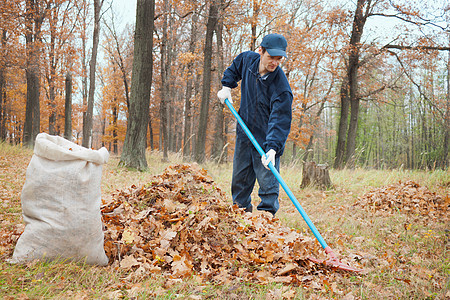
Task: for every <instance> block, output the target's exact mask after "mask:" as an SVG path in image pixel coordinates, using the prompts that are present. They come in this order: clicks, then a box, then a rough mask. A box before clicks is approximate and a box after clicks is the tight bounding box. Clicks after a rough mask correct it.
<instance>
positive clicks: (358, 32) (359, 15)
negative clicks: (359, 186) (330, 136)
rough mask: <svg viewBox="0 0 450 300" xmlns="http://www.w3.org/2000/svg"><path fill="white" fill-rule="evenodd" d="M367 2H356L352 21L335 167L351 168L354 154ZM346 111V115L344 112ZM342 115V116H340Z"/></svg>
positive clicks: (367, 10) (367, 12) (361, 0)
mask: <svg viewBox="0 0 450 300" xmlns="http://www.w3.org/2000/svg"><path fill="white" fill-rule="evenodd" d="M366 2H367V0H358V1H357V4H356V10H355V16H354V19H353V28H352V35H351V37H350V44H349V48H350V50H349V60H348V66H347V74H346V78H345V79H344V80H343V82H344V84H343V86H344V89H343V90H342V89H341V120H340V121H339V133H338V145H337V149H336V160H335V167H336V168H341V167H342V166H343V163H349V166H350V167H353V162H352V161H351V159H352V157H353V155H354V154H355V146H356V134H357V129H358V113H359V101H360V99H359V96H358V68H359V54H360V53H359V50H360V47H361V44H360V42H361V36H362V34H363V28H364V25H365V23H366V19H367V17H368V14H369V6H370V1H369V3H368V6H367V7H366V13H365V14H364V5H365V4H366ZM345 83H348V85H347V86H348V91H346V90H345V88H346V86H345ZM347 97H348V100H349V101H350V106H351V118H350V126H349V128H348V133H347V147H346V150H345V157H344V159H343V160H342V156H343V154H344V151H343V147H344V144H345V136H344V134H345V131H344V132H342V131H341V129H346V128H347V125H346V124H347V118H348V103H346V102H347V100H346V99H347ZM345 109H347V113H346V112H345V111H344V110H345ZM342 114H344V116H343V115H342Z"/></svg>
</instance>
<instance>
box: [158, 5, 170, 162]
mask: <svg viewBox="0 0 450 300" xmlns="http://www.w3.org/2000/svg"><path fill="white" fill-rule="evenodd" d="M163 5H164V16H163V18H164V19H163V36H162V42H161V103H160V107H159V113H160V116H159V117H160V120H161V122H160V128H161V129H160V141H161V143H162V145H161V146H162V148H163V160H164V161H168V159H169V156H168V153H167V151H168V147H169V137H168V129H167V126H168V124H167V114H168V109H167V99H168V91H169V89H168V84H167V76H168V70H167V69H168V67H169V66H168V63H167V57H168V53H167V52H168V50H167V49H168V37H167V34H168V33H167V31H168V29H167V26H168V16H167V14H168V11H169V1H168V0H164V4H163Z"/></svg>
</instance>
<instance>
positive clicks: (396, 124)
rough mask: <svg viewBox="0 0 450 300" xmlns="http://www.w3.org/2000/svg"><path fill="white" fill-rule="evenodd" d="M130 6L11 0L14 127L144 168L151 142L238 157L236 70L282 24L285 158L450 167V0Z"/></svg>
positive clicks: (1, 95) (1, 103)
mask: <svg viewBox="0 0 450 300" xmlns="http://www.w3.org/2000/svg"><path fill="white" fill-rule="evenodd" d="M120 18H121V14H120V12H118V11H116V9H115V8H114V6H113V5H112V2H108V1H106V0H92V1H87V0H45V1H44V0H26V1H19V0H3V1H1V2H0V34H1V36H0V52H1V55H0V91H1V92H0V140H2V141H5V142H8V143H11V144H23V145H26V146H29V147H32V146H33V143H34V139H35V137H36V135H37V133H39V132H41V131H43V132H48V133H50V134H56V135H62V136H65V137H66V138H68V139H71V140H74V141H76V142H78V143H80V144H82V145H83V146H86V147H92V148H98V147H100V146H106V147H107V148H108V149H109V150H110V151H111V152H113V153H116V154H121V155H122V162H123V163H124V164H125V165H130V166H134V167H137V168H145V166H146V162H145V158H144V161H139V156H140V155H141V154H140V153H139V151H140V152H142V149H144V151H143V152H145V149H146V148H147V149H152V150H158V151H161V152H162V153H163V154H164V155H163V157H164V158H166V159H167V157H168V153H169V152H177V153H181V154H182V155H183V157H185V159H186V160H195V161H198V162H202V161H204V160H206V159H208V160H209V159H211V160H216V161H219V162H222V161H229V160H231V158H232V153H233V149H234V145H233V143H234V128H235V121H234V119H233V116H232V115H231V114H230V113H229V111H228V110H227V109H226V108H225V107H224V106H223V105H221V104H220V102H219V101H217V97H216V92H217V91H218V90H219V89H220V88H221V84H220V79H221V77H222V74H223V70H224V69H225V68H226V67H227V66H228V65H229V64H230V63H231V61H232V59H233V58H234V57H235V56H236V55H237V54H239V53H240V52H242V51H246V50H255V49H256V48H257V47H258V45H259V43H260V41H261V39H262V37H263V36H264V35H266V34H268V33H271V32H277V33H281V34H283V35H285V37H286V38H287V40H288V59H287V60H286V62H285V63H284V65H283V66H282V67H283V69H284V71H285V72H286V74H287V76H288V78H289V81H290V84H291V87H292V89H293V92H294V103H293V122H292V129H291V134H290V136H289V140H288V143H287V146H286V152H285V155H284V157H283V159H284V161H285V162H290V161H298V160H304V161H308V160H315V161H317V162H319V163H328V164H329V165H331V166H334V167H335V168H343V167H353V166H362V167H371V168H401V167H404V168H410V169H419V168H420V169H434V168H442V169H446V168H447V167H448V164H449V158H448V153H449V149H448V144H449V132H450V115H449V110H450V87H449V86H450V84H449V78H450V26H449V24H450V4H448V2H447V1H443V0H442V1H441V0H438V1H412V0H401V1H387V0H355V1H325V0H302V1H275V0H267V1H261V0H241V1H235V0H210V1H188V0H186V1H180V0H156V1H155V0H137V5H136V20H123V19H120ZM372 20H376V23H374V22H372ZM119 24H122V25H123V24H127V25H126V26H119ZM376 24H378V25H376ZM369 25H370V26H369ZM150 54H152V55H150ZM233 93H234V94H233V99H234V102H235V104H234V105H235V107H238V105H239V98H240V97H239V89H234V90H233ZM139 105H142V106H139ZM127 136H129V139H128V140H127V138H126V137H127ZM139 140H140V144H139V143H138V144H135V143H137V142H136V141H139ZM142 141H143V142H142ZM127 146H128V147H127ZM130 149H131V150H130ZM133 151H135V152H133ZM124 153H125V155H124ZM133 161H137V163H133Z"/></svg>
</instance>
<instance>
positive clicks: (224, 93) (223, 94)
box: [217, 86, 233, 104]
mask: <svg viewBox="0 0 450 300" xmlns="http://www.w3.org/2000/svg"><path fill="white" fill-rule="evenodd" d="M217 97H219V100H220V103H222V104H224V103H225V99H227V98H228V100H229V101H230V103H231V104H233V100H232V99H231V88H229V87H227V86H224V87H222V89H221V90H220V91H218V92H217Z"/></svg>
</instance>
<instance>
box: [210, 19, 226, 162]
mask: <svg viewBox="0 0 450 300" xmlns="http://www.w3.org/2000/svg"><path fill="white" fill-rule="evenodd" d="M222 29H223V23H222V22H221V21H219V22H218V23H217V30H216V33H217V34H216V36H217V75H218V83H219V86H220V87H221V86H222V84H221V79H222V76H223V71H224V62H223V41H222ZM216 100H217V99H216ZM214 103H215V106H216V111H217V116H216V125H215V130H214V136H215V138H214V142H213V148H212V149H213V150H212V153H211V154H212V157H213V158H214V159H215V160H216V161H217V162H218V163H221V161H220V159H221V158H222V157H223V155H222V153H223V152H224V151H225V149H224V146H225V144H226V136H225V134H224V120H225V117H224V112H223V110H224V105H223V104H221V103H220V102H219V101H215V102H214ZM225 157H226V156H225Z"/></svg>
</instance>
